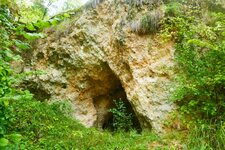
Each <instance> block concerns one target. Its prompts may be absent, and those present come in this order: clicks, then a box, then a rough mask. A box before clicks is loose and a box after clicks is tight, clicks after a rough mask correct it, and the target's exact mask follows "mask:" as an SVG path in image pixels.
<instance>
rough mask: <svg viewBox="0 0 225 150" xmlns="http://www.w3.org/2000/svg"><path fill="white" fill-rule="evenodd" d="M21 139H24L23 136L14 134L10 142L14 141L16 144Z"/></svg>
mask: <svg viewBox="0 0 225 150" xmlns="http://www.w3.org/2000/svg"><path fill="white" fill-rule="evenodd" d="M21 139H22V135H20V134H16V133H14V134H11V135H10V140H12V141H13V142H14V143H18V142H20V141H21Z"/></svg>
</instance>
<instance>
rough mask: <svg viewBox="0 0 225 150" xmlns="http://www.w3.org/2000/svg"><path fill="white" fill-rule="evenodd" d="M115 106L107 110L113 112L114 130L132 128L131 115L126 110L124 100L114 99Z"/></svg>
mask: <svg viewBox="0 0 225 150" xmlns="http://www.w3.org/2000/svg"><path fill="white" fill-rule="evenodd" d="M114 103H115V108H112V109H110V110H109V112H111V113H112V114H113V128H114V129H115V130H125V131H128V130H130V129H132V126H133V122H132V119H133V116H132V114H131V113H129V112H128V110H127V108H126V106H125V104H124V102H123V101H122V100H121V99H119V100H114Z"/></svg>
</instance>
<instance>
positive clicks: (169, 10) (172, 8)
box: [165, 2, 182, 17]
mask: <svg viewBox="0 0 225 150" xmlns="http://www.w3.org/2000/svg"><path fill="white" fill-rule="evenodd" d="M165 14H166V15H167V16H174V17H175V16H179V15H181V14H182V5H181V3H178V2H172V3H169V4H167V5H166V10H165Z"/></svg>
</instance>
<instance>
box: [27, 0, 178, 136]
mask: <svg viewBox="0 0 225 150" xmlns="http://www.w3.org/2000/svg"><path fill="white" fill-rule="evenodd" d="M157 2H158V1H156V2H151V3H152V4H150V3H147V2H143V3H141V4H138V3H137V4H136V3H135V4H129V3H127V1H119V2H116V1H114V0H106V1H103V2H101V3H100V4H98V5H97V6H96V7H95V8H93V9H87V10H84V12H83V13H81V15H79V16H75V17H74V18H73V19H71V20H67V21H65V22H63V23H61V24H60V25H58V26H57V27H54V28H51V29H48V30H47V31H46V34H47V35H48V36H47V37H46V38H45V39H41V40H39V41H37V43H36V44H35V46H36V49H35V50H34V51H33V54H32V59H31V64H32V65H31V66H27V67H26V69H32V70H43V71H44V72H45V74H42V75H40V76H34V77H32V79H29V80H30V83H31V85H32V87H30V88H31V91H32V90H33V91H36V92H34V93H36V96H39V98H42V99H50V100H56V99H65V100H68V101H70V102H71V104H72V106H73V109H74V113H73V115H74V117H75V118H77V119H78V120H80V121H81V122H82V123H83V124H84V125H86V126H88V127H91V126H95V125H96V126H103V124H104V121H105V120H107V119H108V118H107V109H109V108H110V107H112V105H113V104H112V100H113V99H118V98H122V99H123V98H124V99H127V100H128V101H129V103H130V104H131V106H132V108H133V110H134V112H135V114H136V116H137V118H138V120H139V122H140V124H141V127H142V128H152V129H153V130H155V131H157V132H161V131H163V121H164V120H165V119H166V117H167V116H168V113H169V112H171V111H172V110H173V109H174V106H173V104H172V103H171V102H169V101H168V98H169V95H170V88H171V87H170V85H171V81H170V79H171V77H172V75H173V72H172V69H171V68H172V67H173V48H172V46H173V43H164V44H161V43H160V42H158V36H157V33H154V34H141V33H138V32H136V31H138V30H141V29H139V27H138V25H136V26H135V27H134V23H135V22H138V21H140V19H139V18H141V16H143V14H145V13H147V12H149V11H154V10H157V11H158V12H160V13H161V14H160V15H163V9H162V7H161V3H160V4H158V3H157ZM131 16H132V17H131ZM137 24H138V23H137ZM38 91H41V92H38Z"/></svg>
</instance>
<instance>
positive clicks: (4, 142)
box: [0, 138, 9, 147]
mask: <svg viewBox="0 0 225 150" xmlns="http://www.w3.org/2000/svg"><path fill="white" fill-rule="evenodd" d="M8 144H9V140H7V139H5V138H0V147H5V146H7V145H8Z"/></svg>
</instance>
